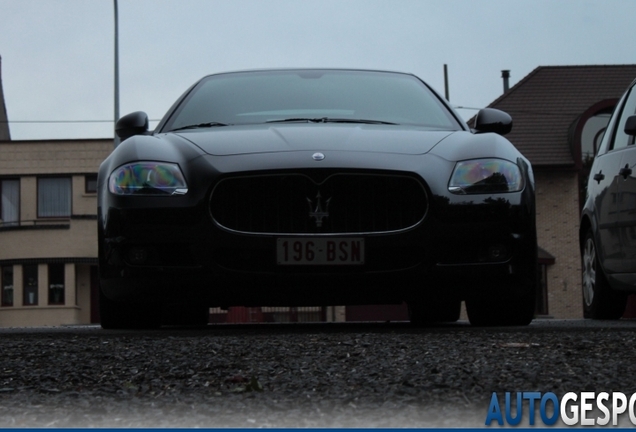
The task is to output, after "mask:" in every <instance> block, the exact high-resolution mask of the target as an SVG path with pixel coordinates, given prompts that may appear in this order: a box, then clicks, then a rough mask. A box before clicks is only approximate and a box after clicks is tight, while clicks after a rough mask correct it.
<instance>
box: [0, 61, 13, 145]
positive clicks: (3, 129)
mask: <svg viewBox="0 0 636 432" xmlns="http://www.w3.org/2000/svg"><path fill="white" fill-rule="evenodd" d="M9 140H11V135H10V134H9V121H8V119H7V109H6V107H5V105H4V93H3V92H2V57H0V141H9Z"/></svg>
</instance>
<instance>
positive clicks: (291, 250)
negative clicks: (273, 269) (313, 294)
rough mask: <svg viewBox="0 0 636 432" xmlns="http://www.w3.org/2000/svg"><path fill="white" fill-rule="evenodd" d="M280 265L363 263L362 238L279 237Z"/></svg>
mask: <svg viewBox="0 0 636 432" xmlns="http://www.w3.org/2000/svg"><path fill="white" fill-rule="evenodd" d="M276 259H277V262H278V264H279V265H362V264H364V239H362V238H332V239H325V238H319V237H318V238H279V239H276Z"/></svg>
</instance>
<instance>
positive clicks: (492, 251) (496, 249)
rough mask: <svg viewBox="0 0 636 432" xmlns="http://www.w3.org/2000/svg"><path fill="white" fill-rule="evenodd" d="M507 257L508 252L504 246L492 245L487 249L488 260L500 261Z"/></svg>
mask: <svg viewBox="0 0 636 432" xmlns="http://www.w3.org/2000/svg"><path fill="white" fill-rule="evenodd" d="M507 255H508V251H507V250H506V247H505V246H504V245H494V246H491V247H490V248H488V258H490V259H491V260H493V261H500V260H502V259H504V258H506V256H507Z"/></svg>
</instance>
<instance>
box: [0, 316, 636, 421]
mask: <svg viewBox="0 0 636 432" xmlns="http://www.w3.org/2000/svg"><path fill="white" fill-rule="evenodd" d="M634 330H636V322H629V321H627V322H625V321H622V322H619V323H605V324H604V323H591V322H589V321H569V322H568V321H554V320H545V321H535V322H534V323H533V324H532V325H531V326H529V327H524V328H492V329H480V328H473V327H470V326H469V325H467V323H465V322H460V323H457V324H454V325H448V326H439V327H431V328H423V329H415V328H412V327H410V326H408V325H406V324H404V323H382V324H377V323H374V324H320V325H293V324H292V325H289V324H285V325H258V326H255V325H233V326H229V325H210V326H208V327H207V328H205V329H163V330H160V331H144V332H126V331H104V330H101V329H99V328H98V327H66V328H47V329H0V352H1V354H0V427H480V426H483V425H484V421H485V418H486V413H487V407H488V403H489V401H490V398H491V396H492V392H493V391H496V392H500V394H501V395H503V393H504V392H506V391H511V392H514V391H540V392H549V391H551V392H554V393H556V394H557V395H562V394H564V393H566V392H570V391H572V392H581V391H622V392H624V393H626V394H632V393H634V392H636V381H635V380H634V379H633V376H634V375H635V372H636V363H635V362H634V361H633V359H635V358H636V341H635V337H636V336H635V334H636V333H635V331H634Z"/></svg>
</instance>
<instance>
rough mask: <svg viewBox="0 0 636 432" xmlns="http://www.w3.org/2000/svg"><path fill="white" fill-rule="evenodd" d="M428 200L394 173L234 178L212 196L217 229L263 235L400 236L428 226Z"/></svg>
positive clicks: (418, 188) (411, 179) (404, 177)
mask: <svg viewBox="0 0 636 432" xmlns="http://www.w3.org/2000/svg"><path fill="white" fill-rule="evenodd" d="M428 207H429V206H428V194H427V192H426V189H425V188H424V186H423V185H422V183H421V182H420V181H419V180H418V179H416V178H415V177H413V176H408V175H404V174H394V173H381V174H378V173H360V172H335V173H330V174H328V175H325V174H324V173H319V174H318V173H311V172H308V173H296V172H294V173H276V174H253V175H241V176H231V177H226V178H224V179H222V180H220V181H219V182H218V183H217V184H216V185H215V187H214V189H213V191H212V193H211V194H210V202H209V209H210V215H211V217H212V219H213V221H214V223H215V224H216V225H217V226H219V227H220V228H223V229H224V230H227V231H231V232H237V233H243V234H261V235H302V236H320V235H349V234H356V235H359V234H381V233H395V232H400V231H406V230H409V229H412V228H414V227H416V226H417V225H419V224H420V223H422V221H423V220H424V218H425V217H426V213H427V211H428Z"/></svg>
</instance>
